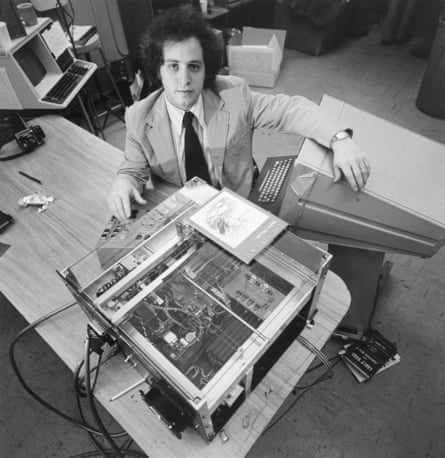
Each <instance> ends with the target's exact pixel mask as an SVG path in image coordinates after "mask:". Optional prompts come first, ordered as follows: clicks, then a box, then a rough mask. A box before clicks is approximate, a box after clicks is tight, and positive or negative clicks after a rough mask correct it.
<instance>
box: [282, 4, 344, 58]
mask: <svg viewBox="0 0 445 458" xmlns="http://www.w3.org/2000/svg"><path fill="white" fill-rule="evenodd" d="M350 3H351V2H348V3H346V4H345V5H344V7H343V8H342V10H341V11H340V13H339V14H338V16H337V17H336V18H335V19H334V20H333V21H331V22H329V23H327V24H325V25H323V26H318V25H315V24H314V23H313V22H312V21H310V20H309V19H308V18H307V17H305V16H299V15H297V14H296V13H295V12H294V11H293V10H292V8H291V7H290V6H289V4H288V3H287V2H285V1H283V0H280V1H277V3H276V4H275V18H274V26H275V27H278V28H283V29H286V30H287V36H286V43H285V46H286V48H288V49H295V50H297V51H301V52H304V53H307V54H311V55H313V56H319V55H321V54H324V53H325V52H326V51H329V50H330V49H333V48H335V47H336V46H337V45H338V44H340V42H341V41H342V40H343V39H344V38H345V37H346V35H347V32H348V30H349V28H350V25H351V20H352V7H351V4H350Z"/></svg>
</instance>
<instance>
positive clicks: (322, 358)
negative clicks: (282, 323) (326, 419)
mask: <svg viewBox="0 0 445 458" xmlns="http://www.w3.org/2000/svg"><path fill="white" fill-rule="evenodd" d="M296 340H297V341H298V342H300V343H301V344H302V345H303V346H305V347H306V348H307V349H308V350H310V351H311V352H312V353H314V354H315V355H316V356H317V357H318V358H319V359H320V361H321V363H320V364H319V365H317V366H315V367H313V368H311V369H309V370H308V371H307V372H306V373H309V372H312V371H314V370H315V369H318V368H319V367H321V366H325V367H326V368H327V370H326V371H325V372H323V374H321V375H320V376H319V377H318V378H317V379H315V381H314V382H312V383H310V384H308V385H295V388H294V389H293V390H292V393H293V394H296V393H297V391H301V393H300V394H299V395H298V396H297V397H296V398H295V399H294V401H293V402H292V403H291V404H290V405H289V407H287V408H286V410H285V411H284V412H283V413H281V415H280V416H279V417H278V418H277V419H276V420H274V421H273V422H272V423H270V424H269V426H268V427H267V428H266V429H265V430H264V431H263V432H262V433H261V436H263V435H264V434H266V433H267V432H268V431H270V430H271V429H272V428H273V427H274V426H275V425H276V424H277V423H278V422H280V421H281V420H282V419H283V418H284V417H285V416H286V415H287V414H288V413H289V411H290V410H291V409H292V408H293V407H294V406H295V404H296V403H297V402H298V401H299V400H300V399H301V398H302V397H303V396H304V395H305V394H306V393H307V392H308V391H309V390H310V389H311V388H313V387H314V386H316V385H318V384H319V383H321V382H324V381H325V380H329V379H330V378H332V377H333V376H334V372H333V369H334V367H335V366H336V365H337V364H338V362H339V356H338V355H336V356H334V357H332V358H330V359H328V358H327V357H326V355H325V354H324V353H323V352H321V351H320V350H318V348H316V347H315V346H314V345H313V344H312V343H311V342H309V341H308V340H307V339H306V338H305V337H303V336H302V335H299V336H298V337H297V338H296ZM334 360H336V361H335V363H334V364H331V361H334Z"/></svg>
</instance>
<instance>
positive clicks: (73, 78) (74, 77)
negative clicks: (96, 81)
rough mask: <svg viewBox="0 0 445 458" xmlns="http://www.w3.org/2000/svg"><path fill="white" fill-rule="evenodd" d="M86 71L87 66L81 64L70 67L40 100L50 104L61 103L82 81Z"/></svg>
mask: <svg viewBox="0 0 445 458" xmlns="http://www.w3.org/2000/svg"><path fill="white" fill-rule="evenodd" d="M88 69H89V67H88V66H85V65H82V64H73V65H71V67H70V68H69V69H68V70H67V71H66V72H65V73H64V74H63V76H62V77H61V78H60V79H59V81H57V83H56V84H55V85H54V86H53V87H52V88H51V89H50V90H49V92H48V93H47V94H46V95H45V97H43V98H42V100H45V101H46V102H52V103H60V104H61V103H63V102H64V101H65V100H66V98H67V97H68V96H69V95H70V94H71V92H72V91H73V89H74V88H75V87H76V86H77V85H78V84H79V82H80V81H81V80H82V78H83V76H84V75H85V73H86V72H87V71H88Z"/></svg>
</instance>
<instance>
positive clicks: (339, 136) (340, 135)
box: [334, 130, 350, 141]
mask: <svg viewBox="0 0 445 458" xmlns="http://www.w3.org/2000/svg"><path fill="white" fill-rule="evenodd" d="M345 138H350V135H349V134H348V133H347V132H345V131H344V130H342V131H341V132H338V133H337V134H335V136H334V141H337V140H344V139H345Z"/></svg>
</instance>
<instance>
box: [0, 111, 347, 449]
mask: <svg viewBox="0 0 445 458" xmlns="http://www.w3.org/2000/svg"><path fill="white" fill-rule="evenodd" d="M34 123H36V124H39V125H40V126H41V127H42V128H43V130H44V131H45V134H46V142H45V144H44V145H43V146H42V147H40V148H38V149H37V150H35V151H34V152H32V153H31V154H28V155H25V156H21V157H19V158H16V159H14V160H12V161H6V162H3V163H2V164H1V168H0V175H1V180H0V192H1V195H2V204H1V205H2V207H1V210H2V211H4V212H6V213H8V214H10V215H12V216H13V217H14V219H15V223H14V224H13V225H12V226H11V227H9V228H8V229H7V230H6V231H5V232H4V233H3V234H2V235H1V238H0V241H1V243H3V244H8V245H11V247H10V248H9V249H8V250H7V251H6V252H5V253H4V254H3V256H1V257H0V290H1V291H2V292H3V293H4V294H5V295H6V296H7V298H8V299H9V300H10V301H11V302H12V304H13V305H14V306H15V307H16V309H17V310H18V311H19V312H20V313H22V315H23V316H24V317H25V319H26V320H28V321H33V320H35V319H37V318H40V317H41V316H43V315H44V314H45V313H47V312H49V311H52V310H55V309H56V308H57V307H59V306H60V305H62V304H65V303H68V302H71V301H72V296H71V294H70V293H69V292H68V289H67V288H66V287H65V285H64V283H63V282H62V280H61V279H60V278H59V276H58V275H57V272H56V271H57V270H62V269H63V268H65V267H67V266H69V265H71V264H73V262H75V261H77V260H79V259H80V258H81V257H83V256H84V255H86V254H87V253H89V252H90V251H91V250H92V249H94V246H95V244H96V242H97V240H98V238H99V236H100V234H101V232H102V230H103V228H104V226H105V224H106V222H107V221H108V220H109V217H110V214H109V210H108V207H107V195H108V192H109V189H110V186H111V183H112V181H113V178H114V173H115V171H116V169H117V166H118V164H119V162H120V161H121V159H122V152H121V151H119V150H117V149H116V148H114V147H112V146H111V145H109V144H108V143H105V142H104V141H102V140H100V139H99V138H97V137H94V136H93V135H92V134H90V133H88V132H86V131H85V130H83V129H81V128H80V127H78V126H76V125H74V124H72V123H70V122H69V121H67V120H65V119H63V118H61V117H58V116H46V117H42V118H39V119H38V120H35V121H34ZM19 170H21V171H24V172H26V173H28V174H30V175H32V176H34V177H37V178H39V179H40V180H41V181H42V183H43V185H39V184H37V183H34V182H33V181H31V180H29V179H27V178H25V177H23V176H21V175H19V173H18V171H19ZM37 191H40V192H41V193H43V194H45V195H47V196H53V197H54V199H55V200H54V202H53V203H52V204H50V206H49V208H48V209H47V210H46V211H45V212H42V213H39V212H38V211H37V209H36V208H34V207H28V208H22V207H19V205H18V204H17V202H18V200H19V199H20V198H21V197H23V196H25V195H27V194H30V193H34V192H37ZM171 191H172V188H170V189H169V188H168V187H164V188H161V189H160V190H159V191H158V192H157V193H156V194H153V193H152V195H151V197H150V198H151V199H153V203H157V202H159V201H160V200H162V199H163V198H164V197H166V196H167V195H168V194H169V193H171ZM349 302H350V296H349V293H348V291H347V289H346V287H345V285H344V283H343V282H342V281H341V280H340V279H339V277H337V276H336V275H335V274H333V273H331V272H329V273H328V276H327V278H326V281H325V284H324V287H323V290H322V293H321V295H320V299H319V312H318V314H317V316H316V325H315V326H314V327H313V328H312V329H305V330H304V331H303V335H304V336H305V337H306V338H307V339H308V340H309V341H310V342H311V343H312V344H314V345H315V346H316V347H317V348H322V347H323V345H324V344H325V342H326V341H327V339H328V338H329V336H330V335H331V334H332V332H333V331H334V329H335V328H336V326H337V325H338V323H339V322H340V321H341V319H342V318H343V316H344V315H345V313H346V311H347V308H348V306H349ZM86 324H87V318H86V316H85V315H84V314H83V312H82V311H81V310H80V309H79V308H78V307H73V308H71V309H70V310H68V311H67V312H64V313H63V314H61V315H58V316H57V317H55V318H54V319H52V320H49V321H47V322H45V323H44V324H43V325H42V326H40V327H39V328H38V332H39V333H40V334H41V335H42V337H43V338H44V339H45V340H46V341H47V342H48V344H49V345H50V346H51V347H52V349H53V350H54V351H55V352H56V353H57V354H58V355H59V357H60V358H61V359H62V360H63V361H64V362H65V363H66V364H67V365H68V367H69V368H70V369H71V370H73V369H74V368H75V367H76V365H77V364H78V363H79V361H81V360H82V358H83V342H84V339H85V335H86ZM313 359H314V355H313V354H312V353H311V352H310V351H308V350H306V349H305V348H304V347H303V346H302V345H301V344H299V343H298V342H295V343H294V344H293V345H292V346H291V347H290V348H289V349H288V350H287V352H286V353H285V354H284V356H283V357H282V358H281V359H280V361H279V362H278V363H277V364H276V365H275V366H274V367H273V369H272V370H271V371H270V372H269V373H268V374H267V375H266V377H265V378H264V379H263V381H262V382H261V383H260V385H259V386H258V387H257V388H256V389H255V390H254V391H253V393H252V394H251V395H250V396H249V398H248V399H247V401H246V402H245V403H244V404H243V405H242V406H241V408H240V409H238V411H237V412H236V414H235V415H234V416H233V417H232V418H231V420H230V421H229V423H228V424H227V425H226V427H225V430H224V431H225V434H226V435H227V437H228V438H229V440H228V441H227V442H225V443H224V444H222V441H221V439H220V437H216V438H215V440H214V441H213V442H212V443H211V444H210V445H208V444H206V443H205V442H204V441H203V440H202V439H201V438H200V437H199V436H198V435H197V434H195V433H194V432H192V431H186V433H185V434H184V438H183V439H182V440H178V439H176V438H175V437H174V436H173V435H171V433H170V432H168V431H167V429H166V428H165V426H164V425H163V424H161V423H160V422H159V421H158V420H157V418H155V417H154V416H153V415H152V414H151V413H150V411H149V410H148V408H147V407H146V405H145V404H144V403H143V401H142V400H141V399H140V397H139V396H138V394H137V393H136V391H137V390H135V391H134V392H131V393H129V394H128V395H126V396H123V397H122V398H120V399H118V400H116V401H113V402H110V401H109V399H110V398H111V397H112V396H113V395H115V394H117V393H118V392H120V391H122V390H123V389H125V388H127V387H128V386H130V385H131V384H132V383H134V382H135V381H137V380H138V379H139V378H140V376H139V375H138V374H137V372H136V371H135V370H134V369H131V368H130V367H129V366H127V365H126V364H125V363H124V362H123V360H122V358H121V357H119V356H118V357H115V358H113V359H112V360H110V361H108V362H107V363H106V364H105V365H104V366H103V368H102V369H101V376H100V378H99V381H98V385H97V388H96V396H97V398H98V399H99V400H100V401H101V403H102V404H103V405H104V406H105V407H106V408H107V409H108V410H109V412H110V413H111V414H112V415H113V416H114V417H115V418H116V420H117V421H118V422H119V423H120V424H121V425H122V426H123V427H124V428H125V429H126V430H127V431H128V432H129V434H130V435H131V436H132V437H133V438H134V440H135V441H136V442H137V443H138V445H139V446H140V447H141V448H142V449H144V450H145V452H146V453H147V454H148V455H149V456H151V457H156V456H162V457H170V456H171V457H177V456H190V457H200V456H202V457H208V456H215V457H217V456H221V457H222V456H226V457H235V456H244V455H245V454H246V453H247V452H248V450H249V449H250V448H251V447H252V445H253V444H254V443H255V441H256V440H257V439H258V437H259V436H260V434H261V432H262V431H263V429H264V428H265V427H266V426H267V424H268V422H269V421H270V420H271V419H272V417H273V415H274V414H275V413H276V411H277V410H278V408H279V407H280V405H281V404H282V403H283V402H284V400H285V399H286V397H287V396H288V395H289V393H290V392H291V390H292V388H293V387H294V385H295V384H296V383H297V382H298V380H299V379H300V378H301V376H302V375H303V374H304V372H305V371H306V369H307V367H308V366H309V364H310V363H311V361H312V360H313Z"/></svg>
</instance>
